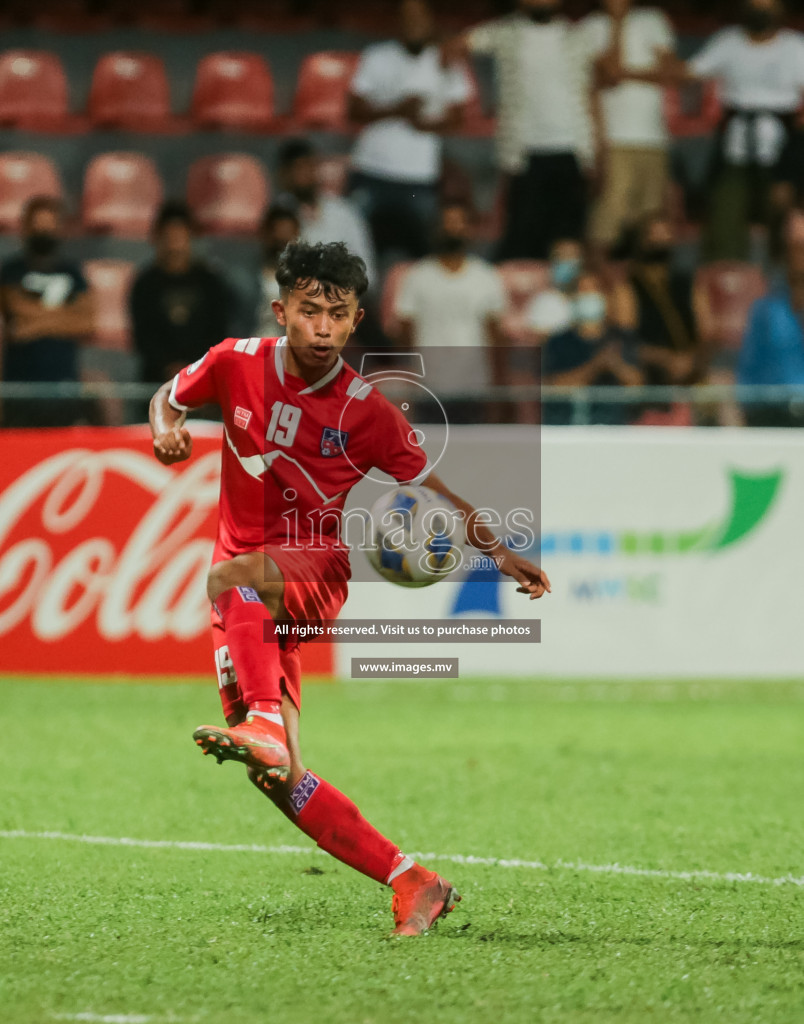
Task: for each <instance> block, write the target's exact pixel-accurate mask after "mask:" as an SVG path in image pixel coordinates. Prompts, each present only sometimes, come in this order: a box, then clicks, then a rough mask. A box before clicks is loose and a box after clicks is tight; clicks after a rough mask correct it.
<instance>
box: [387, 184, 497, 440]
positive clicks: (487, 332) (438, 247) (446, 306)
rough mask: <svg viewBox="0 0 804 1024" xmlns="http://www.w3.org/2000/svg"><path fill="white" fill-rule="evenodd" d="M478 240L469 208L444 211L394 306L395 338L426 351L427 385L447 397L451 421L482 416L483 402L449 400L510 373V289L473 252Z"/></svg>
mask: <svg viewBox="0 0 804 1024" xmlns="http://www.w3.org/2000/svg"><path fill="white" fill-rule="evenodd" d="M473 238H474V224H473V212H472V210H471V209H470V207H469V206H468V204H466V203H463V202H451V203H449V204H448V205H446V206H444V208H443V209H442V210H441V215H440V218H439V225H438V231H437V234H436V240H435V246H434V248H435V253H434V254H433V255H432V256H429V257H427V258H425V259H423V260H420V261H419V262H418V263H415V264H414V265H413V266H412V267H411V268H410V270H409V271H408V273H407V274H406V275H405V278H404V280H403V282H402V284H401V287H400V289H399V292H398V295H397V299H396V305H395V309H394V314H395V316H396V319H397V322H398V324H399V336H398V339H397V340H398V342H399V343H400V344H401V345H402V346H404V347H406V348H416V349H420V350H421V352H422V353H423V357H424V363H425V384H426V385H427V387H428V388H430V389H431V390H432V391H433V392H434V393H435V394H436V395H437V396H438V397H439V398H442V399H444V400H445V406H446V409H447V414H448V418H449V421H450V422H451V423H457V422H467V423H472V422H476V421H477V420H478V419H479V418H481V416H480V414H479V408H478V403H477V401H474V402H467V401H461V400H451V399H450V395H457V394H458V393H459V392H466V391H472V390H477V389H482V388H484V387H487V386H488V385H490V384H500V383H502V382H503V377H504V372H505V347H504V345H505V338H504V335H503V332H502V328H501V318H502V315H503V313H504V311H505V307H506V298H505V291H504V288H503V284H502V280H501V278H500V275H499V274H498V272H497V270H496V269H495V268H494V267H493V266H492V264H490V263H487V262H486V261H485V260H483V259H481V258H480V257H479V256H475V255H473V254H471V253H470V252H469V246H470V245H471V243H472V241H473Z"/></svg>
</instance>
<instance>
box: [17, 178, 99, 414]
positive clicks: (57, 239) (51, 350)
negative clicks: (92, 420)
mask: <svg viewBox="0 0 804 1024" xmlns="http://www.w3.org/2000/svg"><path fill="white" fill-rule="evenodd" d="M63 233H64V215H63V210H62V205H61V202H60V201H59V200H58V199H53V198H50V197H47V196H39V197H36V198H34V199H31V200H30V202H29V203H28V205H27V206H26V208H25V211H24V213H23V216H22V242H23V248H22V251H21V252H20V253H19V254H18V255H16V256H13V257H11V258H10V259H8V260H6V262H5V263H4V264H3V266H2V269H0V309H1V310H2V315H3V319H4V321H5V330H4V353H3V379H4V380H7V381H30V382H54V381H77V380H78V379H79V359H78V353H79V348H78V347H79V343H80V341H81V340H82V339H85V338H88V337H89V336H90V335H91V334H92V333H93V331H94V328H95V313H94V308H93V301H92V295H91V293H90V292H89V288H88V285H87V282H86V279H85V277H84V275H83V274H82V272H81V270H80V268H79V266H78V264H77V263H74V262H73V261H71V260H69V259H66V258H65V257H64V256H62V254H61V245H62V239H63ZM85 414H86V410H85V409H84V407H83V403H81V402H80V401H77V400H52V399H48V400H47V401H43V400H33V401H26V402H22V401H12V400H9V401H7V402H6V403H5V410H4V422H5V425H6V426H16V427H23V426H53V427H55V426H65V425H69V424H71V423H74V422H76V421H77V420H78V419H81V418H83V416H84V415H85Z"/></svg>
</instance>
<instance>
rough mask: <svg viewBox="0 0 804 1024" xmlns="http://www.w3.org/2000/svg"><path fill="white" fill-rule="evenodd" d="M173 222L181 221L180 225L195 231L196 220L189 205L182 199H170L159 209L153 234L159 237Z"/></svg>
mask: <svg viewBox="0 0 804 1024" xmlns="http://www.w3.org/2000/svg"><path fill="white" fill-rule="evenodd" d="M173 221H179V223H181V224H184V225H185V226H186V227H187V228H189V230H190V231H195V218H194V217H193V214H192V211H191V209H190V207H189V206H188V205H187V203H185V202H183V201H182V200H181V199H168V200H167V202H165V203H163V204H162V206H161V207H160V208H159V212H158V213H157V215H156V217H155V218H154V222H153V226H152V229H151V231H152V234H154V235H158V234H159V232H160V231H161V230H162V229H163V228H164V227H166V226H167V225H168V224H171V223H173Z"/></svg>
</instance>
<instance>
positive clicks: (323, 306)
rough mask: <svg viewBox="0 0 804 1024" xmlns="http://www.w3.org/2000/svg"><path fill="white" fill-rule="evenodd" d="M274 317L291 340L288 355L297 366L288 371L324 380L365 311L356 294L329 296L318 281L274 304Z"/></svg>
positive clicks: (338, 293)
mask: <svg viewBox="0 0 804 1024" xmlns="http://www.w3.org/2000/svg"><path fill="white" fill-rule="evenodd" d="M273 309H274V314H275V315H276V319H277V321H278V323H279V324H280V325H281V326H282V327H284V328H285V331H286V333H287V337H288V348H289V352H288V356H289V359H290V360H291V362H292V363H293V364H295V366H294V365H290V366H289V367H288V369H289V370H290V371H291V373H293V372H294V369H295V371H296V372H297V373H298V374H299V375H300V376H302V377H304V378H305V379H307V378H308V377H313V378H314V377H315V376H316V374H317V375H318V376H319V377H323V375H324V374H325V373H327V371H328V370H330V369H331V368H332V367H333V366H334V365H335V362H336V360H337V358H338V356H339V355H340V352H341V349H342V348H343V346H344V345H345V344H346V342H347V341H348V340H349V337H350V335H351V334H353V333H354V331H355V329H356V327H357V325H358V324H359V323H360V321H361V320H362V319H363V310H362V309H360V305H359V300H358V298H357V296H356V295H355V293H354V292H352V291H349V292H335V291H334V290H330V291H329V294H328V293H327V291H325V290H324V288H323V287H322V285H321V284H320V283H319V282H318V281H310V282H309V283H308V284H307V285H306V287H305V288H303V289H302V288H294V289H293V290H292V291H291V292H289V293H288V294H287V296H286V297H284V298H283V299H282V300H281V301H278V302H274V304H273Z"/></svg>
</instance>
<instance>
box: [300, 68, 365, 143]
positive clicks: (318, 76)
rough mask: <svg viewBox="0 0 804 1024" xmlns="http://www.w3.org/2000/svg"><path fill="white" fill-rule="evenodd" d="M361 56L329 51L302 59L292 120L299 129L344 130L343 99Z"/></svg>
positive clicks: (344, 101)
mask: <svg viewBox="0 0 804 1024" xmlns="http://www.w3.org/2000/svg"><path fill="white" fill-rule="evenodd" d="M359 59H360V55H359V54H357V53H346V52H341V51H335V50H329V51H326V52H324V53H313V54H310V55H309V56H307V57H305V58H304V60H303V61H302V63H301V67H300V68H299V76H298V80H297V84H296V96H295V99H294V101H293V118H294V120H295V122H296V123H297V124H298V125H299V126H300V127H302V128H322V129H323V128H326V129H328V130H330V131H346V130H348V129H349V127H350V125H349V121H348V120H347V117H346V97H347V95H348V93H349V85H350V83H351V81H352V76H353V75H354V73H355V70H356V68H357V62H358V60H359Z"/></svg>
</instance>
